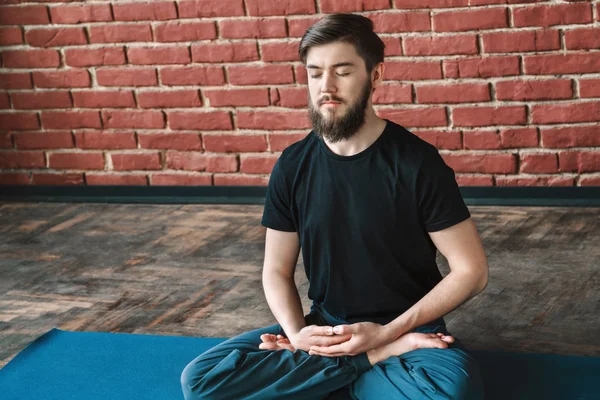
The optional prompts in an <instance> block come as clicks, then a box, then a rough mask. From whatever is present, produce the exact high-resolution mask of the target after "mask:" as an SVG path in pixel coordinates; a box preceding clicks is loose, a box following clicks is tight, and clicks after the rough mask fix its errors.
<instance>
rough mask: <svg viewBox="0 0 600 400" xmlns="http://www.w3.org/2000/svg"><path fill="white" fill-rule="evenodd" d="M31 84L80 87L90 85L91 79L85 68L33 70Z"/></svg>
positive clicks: (40, 86) (43, 86) (42, 86)
mask: <svg viewBox="0 0 600 400" xmlns="http://www.w3.org/2000/svg"><path fill="white" fill-rule="evenodd" d="M32 76H33V85H34V86H35V87H38V88H82V87H90V86H91V84H92V81H91V79H90V74H89V72H88V71H87V70H85V69H70V70H66V71H48V72H37V71H36V72H33V74H32Z"/></svg>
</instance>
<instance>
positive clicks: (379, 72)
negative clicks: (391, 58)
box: [371, 62, 385, 89]
mask: <svg viewBox="0 0 600 400" xmlns="http://www.w3.org/2000/svg"><path fill="white" fill-rule="evenodd" d="M384 70H385V66H384V65H383V63H382V62H380V63H379V64H377V65H376V66H375V68H373V71H372V72H371V83H372V86H373V89H375V88H376V87H377V86H379V85H381V83H382V82H383V71H384Z"/></svg>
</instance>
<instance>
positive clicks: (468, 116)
mask: <svg viewBox="0 0 600 400" xmlns="http://www.w3.org/2000/svg"><path fill="white" fill-rule="evenodd" d="M452 120H453V123H454V126H465V127H467V126H473V127H475V126H490V125H525V124H526V123H527V110H526V107H525V106H508V107H461V108H454V109H453V110H452Z"/></svg>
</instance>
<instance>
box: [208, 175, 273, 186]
mask: <svg viewBox="0 0 600 400" xmlns="http://www.w3.org/2000/svg"><path fill="white" fill-rule="evenodd" d="M213 180H214V185H215V186H267V185H268V183H269V177H267V176H264V177H263V176H256V175H239V174H222V175H219V174H215V175H214V177H213Z"/></svg>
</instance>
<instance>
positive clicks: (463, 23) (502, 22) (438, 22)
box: [433, 8, 508, 32]
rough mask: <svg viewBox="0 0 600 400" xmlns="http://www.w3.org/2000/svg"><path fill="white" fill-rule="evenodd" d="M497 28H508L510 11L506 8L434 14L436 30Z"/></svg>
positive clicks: (434, 28)
mask: <svg viewBox="0 0 600 400" xmlns="http://www.w3.org/2000/svg"><path fill="white" fill-rule="evenodd" d="M496 28H508V13H507V9H506V8H484V9H480V10H478V9H475V10H467V11H445V12H441V13H435V14H433V31H434V32H457V31H472V30H478V29H496Z"/></svg>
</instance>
